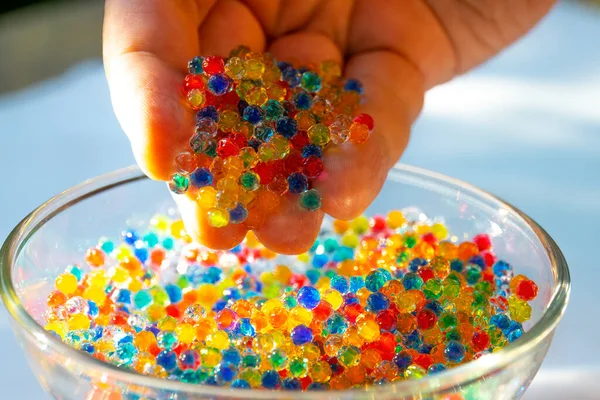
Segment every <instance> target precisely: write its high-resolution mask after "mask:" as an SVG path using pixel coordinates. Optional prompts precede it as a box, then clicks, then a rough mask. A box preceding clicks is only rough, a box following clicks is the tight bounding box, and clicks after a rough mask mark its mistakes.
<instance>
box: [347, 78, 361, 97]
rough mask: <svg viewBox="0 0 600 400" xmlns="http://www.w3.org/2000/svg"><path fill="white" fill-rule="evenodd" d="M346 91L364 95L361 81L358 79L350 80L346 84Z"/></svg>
mask: <svg viewBox="0 0 600 400" xmlns="http://www.w3.org/2000/svg"><path fill="white" fill-rule="evenodd" d="M344 90H346V91H353V92H357V93H358V94H362V93H363V85H362V83H360V81H358V80H356V79H348V80H347V81H346V83H344Z"/></svg>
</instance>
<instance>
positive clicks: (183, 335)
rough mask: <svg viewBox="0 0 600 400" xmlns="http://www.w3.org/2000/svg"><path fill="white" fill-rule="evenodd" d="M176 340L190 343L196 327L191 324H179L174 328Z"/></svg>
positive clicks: (193, 337)
mask: <svg viewBox="0 0 600 400" xmlns="http://www.w3.org/2000/svg"><path fill="white" fill-rule="evenodd" d="M175 333H177V340H179V342H181V343H185V344H190V343H192V342H193V341H194V339H195V338H196V329H194V327H193V326H192V325H191V324H180V325H178V326H177V328H175Z"/></svg>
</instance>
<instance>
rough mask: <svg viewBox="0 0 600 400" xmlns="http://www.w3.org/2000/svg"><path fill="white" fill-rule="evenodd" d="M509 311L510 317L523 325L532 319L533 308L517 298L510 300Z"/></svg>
mask: <svg viewBox="0 0 600 400" xmlns="http://www.w3.org/2000/svg"><path fill="white" fill-rule="evenodd" d="M508 311H509V313H510V317H511V318H512V319H513V320H515V321H517V322H520V323H523V322H525V321H527V320H529V318H531V306H530V305H529V304H528V303H527V302H526V301H523V300H521V299H519V298H517V297H516V296H510V297H509V298H508Z"/></svg>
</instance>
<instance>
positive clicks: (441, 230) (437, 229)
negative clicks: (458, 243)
mask: <svg viewBox="0 0 600 400" xmlns="http://www.w3.org/2000/svg"><path fill="white" fill-rule="evenodd" d="M431 233H433V235H434V236H435V237H436V238H437V239H438V240H444V239H446V238H447V237H448V229H447V228H446V227H445V226H444V224H440V223H436V224H433V225H432V226H431Z"/></svg>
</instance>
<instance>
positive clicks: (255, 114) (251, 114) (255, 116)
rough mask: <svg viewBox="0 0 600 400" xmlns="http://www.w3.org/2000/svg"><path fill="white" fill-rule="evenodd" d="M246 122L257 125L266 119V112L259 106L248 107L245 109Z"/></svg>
mask: <svg viewBox="0 0 600 400" xmlns="http://www.w3.org/2000/svg"><path fill="white" fill-rule="evenodd" d="M243 117H244V121H248V122H250V123H251V124H252V125H256V124H258V123H259V122H261V121H262V120H263V119H264V118H265V112H264V111H263V109H262V108H260V107H259V106H248V107H246V108H245V109H244V114H243Z"/></svg>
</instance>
